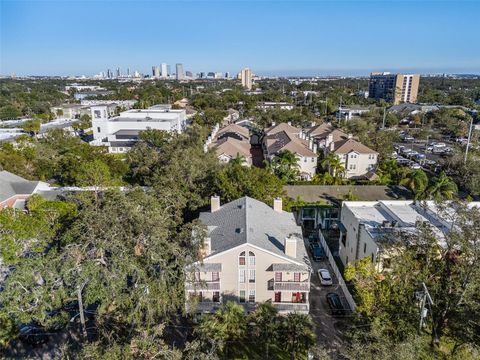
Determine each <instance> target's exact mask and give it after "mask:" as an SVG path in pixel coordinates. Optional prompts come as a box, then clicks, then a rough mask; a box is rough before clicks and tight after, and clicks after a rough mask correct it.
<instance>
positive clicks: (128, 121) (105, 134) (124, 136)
mask: <svg viewBox="0 0 480 360" xmlns="http://www.w3.org/2000/svg"><path fill="white" fill-rule="evenodd" d="M107 110H108V108H107V106H106V105H98V106H92V107H91V115H92V128H93V139H94V140H93V141H92V142H91V143H90V144H92V145H99V146H102V145H103V146H108V151H109V152H112V153H124V152H126V151H128V150H129V149H130V148H131V147H132V146H133V145H134V144H135V142H137V141H138V134H139V132H140V131H144V130H163V131H168V132H176V133H181V132H182V131H183V130H184V129H185V126H186V112H185V110H183V109H182V110H174V109H171V108H170V106H169V105H162V106H159V105H155V106H152V107H151V108H148V109H132V110H127V111H123V112H121V113H120V114H119V115H118V116H115V117H109V114H108V111H107Z"/></svg>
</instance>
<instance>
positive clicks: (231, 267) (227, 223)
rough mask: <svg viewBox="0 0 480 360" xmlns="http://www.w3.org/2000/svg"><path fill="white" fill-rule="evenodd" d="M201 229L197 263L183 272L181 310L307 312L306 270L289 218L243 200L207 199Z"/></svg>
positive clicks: (278, 208) (278, 203)
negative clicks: (231, 306) (266, 307)
mask: <svg viewBox="0 0 480 360" xmlns="http://www.w3.org/2000/svg"><path fill="white" fill-rule="evenodd" d="M200 222H201V223H202V224H203V225H204V226H206V228H207V237H206V240H205V244H204V250H203V259H202V260H201V261H200V262H197V263H195V264H192V265H190V266H189V267H187V271H186V275H187V279H186V283H185V291H186V293H187V304H186V305H187V308H189V309H191V310H192V311H197V312H214V311H215V310H216V309H218V308H219V307H220V306H221V304H223V303H225V302H227V301H235V302H237V303H239V304H241V305H243V306H244V307H245V310H246V311H250V310H253V309H254V308H255V306H256V305H257V304H258V303H263V302H271V303H272V304H273V305H274V306H275V307H276V308H277V309H278V311H279V312H280V313H288V312H301V313H308V312H309V292H310V275H311V265H310V262H309V260H308V255H307V252H306V249H305V245H304V242H303V238H302V229H301V228H300V226H298V225H297V223H296V221H295V218H294V215H293V214H292V213H290V212H286V211H283V210H282V200H281V199H275V201H274V205H273V208H272V207H270V206H268V205H266V204H264V203H262V202H260V201H258V200H255V199H252V198H249V197H243V198H240V199H237V200H234V201H232V202H229V203H227V204H225V205H220V198H219V197H218V196H214V197H212V199H211V211H209V212H202V213H201V214H200Z"/></svg>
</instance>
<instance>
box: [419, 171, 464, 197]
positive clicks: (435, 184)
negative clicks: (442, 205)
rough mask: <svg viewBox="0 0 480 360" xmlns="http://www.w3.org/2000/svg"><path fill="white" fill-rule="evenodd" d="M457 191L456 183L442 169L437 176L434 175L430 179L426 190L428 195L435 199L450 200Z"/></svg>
mask: <svg viewBox="0 0 480 360" xmlns="http://www.w3.org/2000/svg"><path fill="white" fill-rule="evenodd" d="M457 192H458V188H457V184H455V182H454V181H453V180H452V178H450V177H448V176H447V175H446V174H445V172H443V171H442V172H441V173H440V175H439V176H435V177H434V178H433V179H432V182H431V184H430V186H429V187H428V188H427V190H426V193H427V195H428V197H430V198H433V199H435V200H444V199H447V200H452V199H453V198H454V197H455V196H456V195H457Z"/></svg>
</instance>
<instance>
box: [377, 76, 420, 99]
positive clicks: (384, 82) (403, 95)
mask: <svg viewBox="0 0 480 360" xmlns="http://www.w3.org/2000/svg"><path fill="white" fill-rule="evenodd" d="M419 83H420V75H418V74H407V75H406V74H391V73H389V72H383V73H380V72H373V73H371V74H370V83H369V86H368V97H370V98H372V99H384V100H385V101H388V102H392V103H393V104H395V105H396V104H400V103H415V102H417V95H418V85H419Z"/></svg>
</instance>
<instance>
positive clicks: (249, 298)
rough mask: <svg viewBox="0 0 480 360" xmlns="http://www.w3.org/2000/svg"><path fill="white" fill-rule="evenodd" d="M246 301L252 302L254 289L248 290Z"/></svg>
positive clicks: (253, 300)
mask: <svg viewBox="0 0 480 360" xmlns="http://www.w3.org/2000/svg"><path fill="white" fill-rule="evenodd" d="M248 302H249V303H254V302H255V290H250V291H249V292H248Z"/></svg>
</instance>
